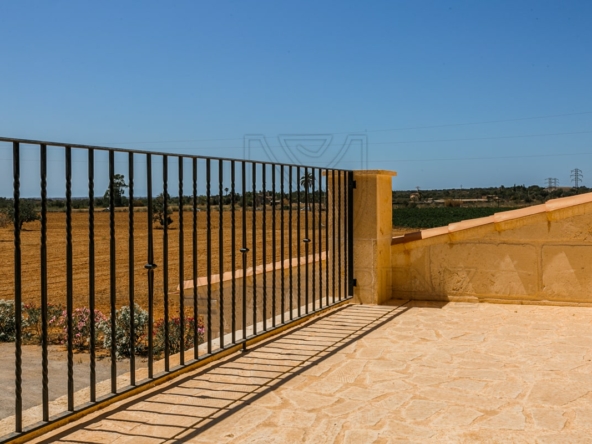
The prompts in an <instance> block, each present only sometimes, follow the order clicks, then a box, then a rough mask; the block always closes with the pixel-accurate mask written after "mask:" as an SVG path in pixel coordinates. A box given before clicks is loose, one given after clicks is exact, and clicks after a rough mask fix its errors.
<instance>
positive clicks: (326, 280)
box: [325, 169, 331, 305]
mask: <svg viewBox="0 0 592 444" xmlns="http://www.w3.org/2000/svg"><path fill="white" fill-rule="evenodd" d="M329 174H331V173H330V172H329V169H326V170H325V285H326V288H325V302H326V305H329V260H330V257H329Z"/></svg>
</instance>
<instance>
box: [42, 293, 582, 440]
mask: <svg viewBox="0 0 592 444" xmlns="http://www.w3.org/2000/svg"><path fill="white" fill-rule="evenodd" d="M397 304H399V305H397ZM400 304H402V302H401V303H397V302H396V301H392V305H391V306H379V307H376V306H356V305H350V306H347V307H345V308H343V309H341V310H338V311H336V312H333V313H332V314H330V315H327V316H324V317H322V318H318V319H317V320H315V321H314V322H311V323H309V324H306V325H305V326H303V327H298V328H296V329H294V330H292V331H289V332H287V333H285V334H282V335H281V336H279V337H277V338H276V339H273V340H271V341H268V342H266V343H264V344H262V345H260V346H258V347H256V348H253V349H252V350H251V351H250V352H248V353H245V354H237V355H234V356H232V357H229V358H226V359H225V360H223V361H220V362H219V363H215V364H212V365H210V366H209V367H208V368H206V369H202V370H199V371H196V372H194V373H191V374H188V375H184V376H182V377H180V378H178V379H176V380H175V381H173V382H170V383H167V384H166V385H163V386H160V387H158V388H155V389H153V390H151V391H150V392H147V393H145V394H142V395H139V396H137V397H135V398H133V399H131V400H127V401H123V402H120V403H118V404H115V405H113V406H110V407H109V408H107V409H105V410H104V411H102V412H100V413H95V414H93V415H89V416H88V417H86V418H84V419H83V420H80V421H78V422H76V423H73V424H72V425H70V426H68V427H66V428H62V429H60V430H57V431H54V432H52V433H51V434H47V435H45V436H44V437H42V438H40V439H37V440H35V441H34V442H84V443H124V442H159V443H176V442H196V443H197V442H199V443H243V442H245V443H258V442H260V443H274V442H277V443H291V442H306V443H322V442H339V443H399V442H421V443H423V442H438V443H440V442H444V443H446V442H451V443H457V442H459V443H463V442H492V443H494V442H495V443H498V442H508V443H510V442H511V443H520V442H528V443H532V442H538V443H566V442H569V443H578V442H582V443H589V442H592V308H577V307H549V306H521V305H489V304H464V303H448V304H444V303H439V304H436V303H414V304H407V305H402V306H400Z"/></svg>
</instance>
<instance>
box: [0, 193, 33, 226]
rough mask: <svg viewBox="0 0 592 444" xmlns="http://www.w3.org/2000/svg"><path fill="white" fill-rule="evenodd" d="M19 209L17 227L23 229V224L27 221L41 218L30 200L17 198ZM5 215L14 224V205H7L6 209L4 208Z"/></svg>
mask: <svg viewBox="0 0 592 444" xmlns="http://www.w3.org/2000/svg"><path fill="white" fill-rule="evenodd" d="M19 209H20V217H19V222H20V223H19V229H20V230H22V229H23V224H25V223H27V222H34V221H36V220H39V219H41V216H40V215H39V211H37V209H36V208H35V203H34V202H33V201H31V200H26V199H21V200H19ZM4 211H5V212H6V215H7V216H8V218H9V219H10V221H11V222H12V223H13V224H14V220H15V217H16V215H15V213H14V205H11V206H9V207H8V208H7V209H5V210H4Z"/></svg>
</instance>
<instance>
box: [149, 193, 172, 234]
mask: <svg viewBox="0 0 592 444" xmlns="http://www.w3.org/2000/svg"><path fill="white" fill-rule="evenodd" d="M166 197H167V205H166V207H165V204H164V193H160V194H159V195H158V196H156V197H155V198H154V200H153V201H152V220H153V221H154V222H158V223H159V224H160V226H161V227H164V225H165V223H166V225H167V226H168V225H170V224H172V223H173V219H172V218H171V217H170V216H169V214H172V213H173V210H172V209H171V207H170V206H169V202H170V198H171V197H170V196H169V195H168V193H167V195H166Z"/></svg>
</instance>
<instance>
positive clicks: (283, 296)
mask: <svg viewBox="0 0 592 444" xmlns="http://www.w3.org/2000/svg"><path fill="white" fill-rule="evenodd" d="M273 219H274V220H275V217H274V218H273ZM280 230H281V231H280V261H281V264H282V265H281V267H282V269H281V273H282V291H281V296H280V297H281V309H280V310H281V316H282V317H281V323H282V324H283V323H284V322H286V319H285V314H284V312H285V311H286V285H285V284H286V281H285V273H286V268H285V267H284V261H285V259H286V258H285V253H286V245H285V243H286V236H285V234H284V231H285V229H284V166H283V165H281V166H280Z"/></svg>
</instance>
